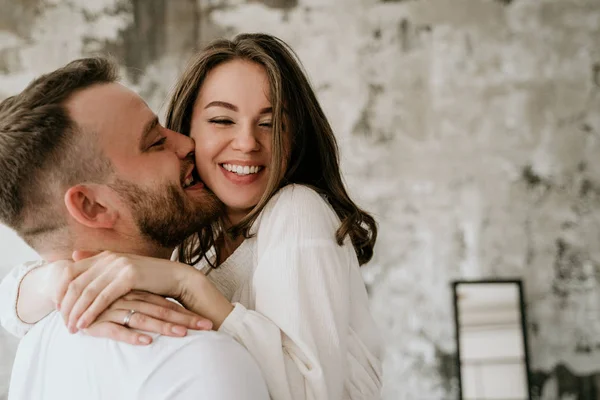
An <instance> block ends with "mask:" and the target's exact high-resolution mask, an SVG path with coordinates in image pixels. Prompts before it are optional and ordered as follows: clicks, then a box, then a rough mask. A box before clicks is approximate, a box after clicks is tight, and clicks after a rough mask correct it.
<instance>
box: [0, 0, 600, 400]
mask: <svg viewBox="0 0 600 400" xmlns="http://www.w3.org/2000/svg"><path fill="white" fill-rule="evenodd" d="M256 31H262V32H268V33H271V34H274V35H277V36H279V37H281V38H282V39H284V40H285V41H287V42H288V43H289V44H290V45H291V46H292V47H293V48H294V49H295V50H296V51H297V53H298V55H299V57H300V59H301V60H302V62H303V63H304V66H305V67H306V70H307V72H308V74H309V76H310V79H311V81H312V83H313V86H314V87H315V89H316V91H317V93H318V96H319V99H320V101H321V103H322V105H323V106H324V108H325V110H326V113H327V115H328V117H329V118H330V121H331V123H332V125H333V127H334V129H335V132H336V134H337V137H338V140H339V144H340V147H341V153H342V164H343V171H344V174H345V179H346V181H347V183H348V185H349V187H350V189H351V192H352V194H353V196H354V197H355V198H356V199H357V200H358V202H359V203H360V204H361V205H362V206H363V207H364V208H366V209H367V210H369V211H371V212H373V213H374V215H375V216H376V218H377V220H378V222H379V226H380V236H379V241H378V245H377V249H376V256H375V258H374V260H373V261H372V262H371V263H370V264H369V265H368V266H366V267H364V268H363V272H364V276H365V280H366V282H367V285H368V289H369V293H370V296H371V300H372V309H373V312H374V314H375V316H376V319H377V321H378V324H379V326H380V328H381V330H382V332H383V336H384V338H385V340H386V346H387V347H386V349H387V350H386V359H385V364H384V368H385V379H384V395H383V398H384V399H386V400H396V399H408V400H412V399H455V398H456V397H457V395H458V379H457V376H458V373H457V367H456V351H457V346H456V338H455V325H454V324H455V319H454V314H453V295H452V285H451V282H452V281H453V280H457V279H495V278H504V279H522V280H523V289H524V302H525V308H526V312H527V318H528V319H527V323H526V327H525V328H526V330H527V333H528V336H529V352H530V360H529V361H530V371H529V372H530V377H531V383H532V394H533V398H534V399H544V400H549V399H561V400H563V399H582V400H584V399H590V400H591V399H600V245H599V244H600V162H598V157H599V156H600V0H404V1H403V0H395V1H394V0H169V1H167V0H93V1H92V0H0V99H2V98H4V97H7V96H9V95H11V94H13V93H15V92H17V91H19V90H21V89H22V88H23V87H24V86H25V85H26V84H27V83H28V82H29V81H30V80H31V79H32V78H33V77H35V76H37V75H39V74H41V73H44V72H47V71H49V70H52V69H54V68H56V67H59V66H61V65H62V64H64V63H66V62H68V61H70V60H72V59H74V58H77V57H80V56H84V55H90V54H98V53H109V54H111V55H113V56H115V57H117V58H118V59H119V60H120V62H121V63H122V65H123V67H124V75H125V77H126V81H127V84H128V85H130V86H131V87H133V88H135V89H137V90H138V91H139V92H140V94H141V95H142V96H143V97H144V98H145V99H146V100H147V101H148V102H149V104H150V105H151V106H152V107H153V108H154V109H155V110H157V111H158V112H164V105H165V103H166V99H167V97H168V95H169V91H170V89H171V88H172V85H173V83H174V80H175V78H176V77H177V76H178V74H179V73H180V72H181V71H182V68H183V67H184V66H185V64H186V61H187V60H188V58H189V56H190V54H192V53H194V51H197V50H198V49H200V48H201V47H202V45H203V44H205V43H206V42H207V41H209V40H211V39H213V38H216V37H221V36H225V37H231V36H233V35H235V34H236V33H238V32H256ZM0 179H1V171H0ZM0 252H1V254H2V257H1V258H0V276H4V274H6V273H7V272H8V270H9V268H10V267H11V266H13V265H15V264H16V263H19V262H21V261H24V260H28V259H35V258H36V257H37V256H36V255H35V253H33V252H32V251H31V250H30V249H28V248H27V247H26V246H24V245H23V244H22V243H21V242H20V241H19V240H18V238H16V237H15V236H14V234H13V233H11V232H10V231H9V230H8V229H5V228H3V229H2V230H0ZM16 343H17V342H16V340H15V339H13V338H10V337H8V334H7V333H6V332H4V331H2V332H1V333H0V360H1V361H0V399H4V398H5V397H3V396H6V390H7V386H8V378H9V374H10V365H11V363H12V358H13V357H14V351H15V346H16ZM498 379H499V380H502V379H503V378H502V377H501V376H498ZM510 384H511V382H510V381H509V380H507V381H506V385H510Z"/></svg>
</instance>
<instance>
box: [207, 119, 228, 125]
mask: <svg viewBox="0 0 600 400" xmlns="http://www.w3.org/2000/svg"><path fill="white" fill-rule="evenodd" d="M208 122H210V123H211V124H218V125H233V121H231V120H229V119H211V120H209V121H208Z"/></svg>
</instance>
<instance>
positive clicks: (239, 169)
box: [222, 164, 263, 175]
mask: <svg viewBox="0 0 600 400" xmlns="http://www.w3.org/2000/svg"><path fill="white" fill-rule="evenodd" d="M222 166H223V168H225V169H226V170H227V171H229V172H233V173H234V174H238V175H250V174H256V173H258V172H259V171H260V170H261V169H263V167H260V166H258V165H255V166H249V165H245V166H242V165H234V164H222Z"/></svg>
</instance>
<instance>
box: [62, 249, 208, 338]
mask: <svg viewBox="0 0 600 400" xmlns="http://www.w3.org/2000/svg"><path fill="white" fill-rule="evenodd" d="M76 253H77V252H76ZM80 256H81V254H80V255H79V256H77V254H75V253H74V259H75V262H74V263H73V264H71V265H70V266H68V267H67V268H65V269H64V270H63V279H62V281H61V284H60V285H59V288H58V290H57V300H58V306H57V308H59V310H60V312H61V313H62V315H63V318H64V319H65V323H66V324H67V327H68V329H69V331H70V332H76V331H77V329H85V328H87V327H89V326H90V324H91V323H92V322H94V321H96V319H97V318H98V316H99V315H100V314H101V313H103V312H104V311H105V310H106V309H107V308H108V307H109V306H110V305H111V304H112V303H113V302H115V301H116V300H117V299H119V298H121V297H122V296H125V295H126V294H127V293H129V292H131V291H132V290H134V289H136V290H142V291H146V292H151V293H155V294H158V295H162V296H168V297H173V298H175V299H178V298H179V297H180V294H181V293H182V291H183V289H182V288H183V286H184V283H185V281H186V280H188V279H189V277H190V274H200V275H202V274H201V273H200V272H199V271H196V270H195V269H194V268H193V267H190V266H188V265H185V264H181V263H176V262H172V261H169V260H164V259H156V258H150V257H143V256H137V255H125V254H118V253H112V252H102V253H100V254H97V255H94V256H92V257H89V258H85V259H79V258H80ZM84 256H85V255H84Z"/></svg>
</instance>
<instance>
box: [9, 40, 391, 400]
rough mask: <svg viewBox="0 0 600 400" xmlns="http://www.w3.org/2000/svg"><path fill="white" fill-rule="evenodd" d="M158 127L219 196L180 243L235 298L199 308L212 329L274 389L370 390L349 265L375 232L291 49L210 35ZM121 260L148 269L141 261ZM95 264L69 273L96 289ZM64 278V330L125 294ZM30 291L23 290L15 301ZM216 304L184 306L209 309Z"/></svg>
mask: <svg viewBox="0 0 600 400" xmlns="http://www.w3.org/2000/svg"><path fill="white" fill-rule="evenodd" d="M167 127H168V128H170V129H173V130H175V131H179V132H182V133H184V134H186V135H189V136H191V137H192V138H193V139H194V140H195V141H196V163H197V169H198V173H199V176H200V179H201V180H202V181H203V182H204V183H205V184H206V185H207V187H209V188H210V189H211V190H212V191H213V192H214V193H215V194H216V195H217V197H219V199H221V200H222V201H223V203H224V204H225V207H226V213H225V216H224V217H223V218H222V219H221V220H219V221H218V222H216V223H215V224H214V225H213V226H208V227H206V228H205V229H203V230H201V231H200V232H198V234H197V235H195V236H193V237H191V238H189V239H188V240H187V241H186V243H184V244H182V246H180V254H179V259H180V260H181V261H183V262H186V263H195V264H197V268H199V269H201V270H202V271H203V272H205V273H206V274H208V277H209V279H210V280H211V281H212V282H213V283H214V286H216V288H217V289H219V292H220V293H221V294H222V295H223V296H224V297H225V298H226V299H227V301H230V302H231V303H233V304H234V306H233V307H231V308H229V309H227V311H225V312H224V313H223V314H222V315H215V316H214V317H212V316H210V318H211V320H212V322H213V324H214V326H215V327H217V328H218V329H219V330H221V331H223V332H226V333H228V334H230V335H232V336H233V337H234V338H235V339H236V340H238V341H239V342H240V343H242V344H243V345H244V346H245V347H246V348H247V349H248V351H250V353H251V354H252V355H253V356H254V358H255V359H256V360H257V362H258V363H259V365H260V366H261V369H262V372H263V375H264V377H265V379H266V380H267V383H268V386H269V390H270V394H271V396H272V398H274V399H339V398H344V399H358V398H361V399H362V398H368V399H372V398H376V397H378V393H379V389H380V386H381V381H380V376H381V365H380V364H381V362H380V357H381V353H380V351H381V350H380V342H379V336H378V332H377V329H376V327H375V324H374V322H373V319H372V317H371V314H370V312H369V309H368V299H367V294H366V290H365V287H364V284H363V282H362V279H361V275H360V272H359V265H362V264H364V263H365V262H367V261H368V260H369V259H370V258H371V257H372V253H373V246H374V242H375V238H376V232H377V229H376V225H375V222H374V220H373V219H372V217H371V216H369V215H368V214H367V213H365V212H363V211H362V210H360V209H359V208H358V207H357V206H356V205H355V204H354V203H353V202H352V200H351V199H350V198H349V196H348V195H347V192H346V189H345V188H344V185H343V182H342V179H341V176H340V171H339V161H338V150H337V145H336V142H335V138H334V135H333V132H332V129H331V127H330V125H329V123H328V121H327V119H326V117H325V115H324V113H323V111H322V109H321V107H320V105H319V103H318V101H317V99H316V96H315V94H314V92H313V90H312V88H311V87H310V84H309V83H308V80H307V79H306V77H305V74H304V73H303V71H302V69H301V67H300V64H299V62H298V61H297V60H296V58H295V55H294V53H293V52H292V50H291V49H290V48H289V47H288V46H287V45H286V44H285V43H283V42H282V41H281V40H279V39H277V38H274V37H272V36H269V35H264V34H244V35H239V36H238V37H236V38H235V39H234V40H233V41H228V40H218V41H215V42H213V43H212V44H210V45H209V46H207V48H206V49H205V50H204V51H203V52H201V53H200V54H199V55H198V56H197V57H196V58H195V59H194V60H193V62H192V63H191V64H190V66H189V67H188V69H187V70H186V71H185V72H184V74H183V76H182V77H181V79H180V81H179V83H178V84H177V87H176V89H175V93H174V95H173V98H172V100H171V103H170V106H169V112H168V115H167ZM128 260H129V261H128V262H129V263H130V264H131V265H133V266H134V267H135V268H137V269H138V270H139V271H140V274H144V273H146V274H147V273H148V272H144V271H150V269H149V268H148V267H146V266H145V264H147V263H148V264H149V263H150V260H145V259H143V258H140V257H131V258H129V259H128ZM106 262H107V261H105V260H104V259H103V258H102V255H100V256H96V260H95V261H94V266H93V267H92V268H90V269H89V270H88V271H85V272H83V273H82V274H81V276H79V277H77V278H76V279H77V280H80V281H85V282H86V283H88V284H89V286H88V288H90V287H92V286H94V285H92V282H94V281H95V279H96V278H95V276H94V273H93V272H92V271H97V270H99V269H101V268H100V267H99V266H102V265H104V264H105V263H106ZM160 262H162V263H167V261H160ZM103 263H104V264H103ZM152 263H154V264H156V263H159V261H156V260H152ZM43 268H51V267H43ZM84 276H85V278H83V277H84ZM73 278H74V277H70V279H69V280H72V279H73ZM69 280H67V281H63V282H62V284H61V285H62V286H61V287H63V289H58V290H59V292H60V291H61V290H62V292H66V294H65V295H64V296H63V295H62V293H61V295H60V296H59V298H61V299H62V302H61V303H60V306H61V307H62V308H61V312H63V314H64V315H66V317H67V319H68V323H69V325H70V326H71V327H74V326H75V325H76V326H77V327H78V328H80V329H85V328H86V327H87V326H89V324H90V323H91V322H93V321H94V320H95V319H96V317H97V316H98V315H99V314H101V313H102V312H103V311H104V310H105V309H106V308H107V307H108V306H109V305H110V304H111V303H112V301H113V300H115V299H117V298H118V297H120V296H123V295H124V294H125V293H126V292H114V291H112V292H110V293H109V294H108V295H107V293H108V292H107V291H106V287H107V285H104V286H103V287H100V288H95V289H94V290H88V294H89V293H90V292H91V293H92V294H93V296H92V298H90V297H89V296H88V297H87V298H86V299H83V297H82V296H79V295H78V293H73V291H71V290H70V289H68V288H67V286H66V285H65V283H68V281H69ZM96 282H97V281H96ZM16 285H17V286H18V282H17V283H16ZM96 286H98V285H96ZM126 286H127V285H126ZM127 287H133V288H134V289H140V290H143V289H144V288H143V287H138V286H136V285H135V282H131V285H129V286H127ZM14 291H15V293H16V292H17V290H16V289H15V290H14ZM97 295H98V296H100V297H98V298H101V297H102V299H103V300H102V301H97V300H94V298H95V297H96V296H97ZM15 297H16V296H15ZM204 297H206V296H204ZM216 297H218V296H216ZM33 298H34V296H33V294H32V293H30V292H29V291H28V292H25V291H24V290H23V289H21V298H20V299H19V303H24V302H31V301H32V299H33ZM208 303H210V301H209V302H208ZM217 303H218V304H219V307H220V306H221V305H222V301H221V300H218V299H216V300H215V303H214V304H204V305H203V306H202V307H199V308H198V309H197V310H196V309H194V310H192V311H200V312H199V313H200V314H203V315H204V316H207V317H209V315H207V314H210V312H211V310H213V309H215V307H216V305H217ZM213 305H214V306H215V307H212V306H213ZM219 307H217V308H219ZM219 309H223V308H222V307H220V308H219ZM113 322H119V321H113Z"/></svg>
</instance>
